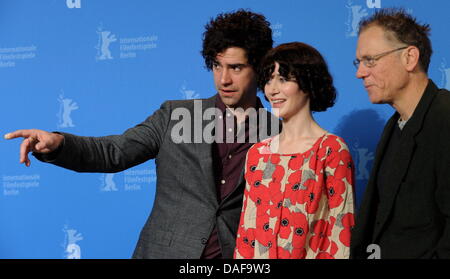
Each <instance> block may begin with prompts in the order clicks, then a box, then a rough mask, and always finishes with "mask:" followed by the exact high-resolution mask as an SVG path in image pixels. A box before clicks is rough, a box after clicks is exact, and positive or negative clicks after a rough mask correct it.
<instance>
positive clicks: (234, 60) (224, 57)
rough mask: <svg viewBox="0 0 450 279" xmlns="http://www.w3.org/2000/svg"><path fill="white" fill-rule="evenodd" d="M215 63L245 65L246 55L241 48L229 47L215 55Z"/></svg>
mask: <svg viewBox="0 0 450 279" xmlns="http://www.w3.org/2000/svg"><path fill="white" fill-rule="evenodd" d="M215 60H216V61H217V62H221V63H227V64H247V62H248V59H247V53H246V51H245V50H244V49H243V48H239V47H229V48H227V49H225V50H224V51H222V52H219V53H218V54H217V55H216V59H215Z"/></svg>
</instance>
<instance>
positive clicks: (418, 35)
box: [359, 8, 433, 73]
mask: <svg viewBox="0 0 450 279" xmlns="http://www.w3.org/2000/svg"><path fill="white" fill-rule="evenodd" d="M371 26H379V27H381V28H383V29H384V30H385V31H387V32H386V38H387V39H388V40H390V41H399V42H402V43H404V44H406V45H410V46H415V47H417V48H418V49H419V53H420V56H419V65H420V67H421V69H422V70H423V71H424V72H425V73H427V72H428V66H429V65H430V58H431V54H432V53H433V49H432V47H431V41H430V39H429V34H430V32H431V28H430V26H429V25H428V24H423V25H422V24H419V23H418V22H417V20H416V19H415V18H414V17H413V16H411V15H410V14H408V13H407V12H406V11H405V10H404V9H402V8H385V9H380V10H378V11H376V12H375V13H374V14H373V15H372V16H370V17H367V18H365V19H363V20H362V21H360V23H359V34H361V33H362V32H364V30H366V29H367V28H369V27H371Z"/></svg>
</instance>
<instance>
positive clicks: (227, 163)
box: [202, 95, 263, 259]
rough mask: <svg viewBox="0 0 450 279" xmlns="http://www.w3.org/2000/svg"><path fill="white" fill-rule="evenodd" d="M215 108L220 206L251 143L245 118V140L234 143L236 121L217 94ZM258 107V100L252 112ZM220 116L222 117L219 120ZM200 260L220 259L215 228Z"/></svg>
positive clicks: (239, 172) (237, 177)
mask: <svg viewBox="0 0 450 279" xmlns="http://www.w3.org/2000/svg"><path fill="white" fill-rule="evenodd" d="M216 107H217V108H218V109H219V110H220V111H221V112H222V114H221V115H219V119H217V118H216V121H221V123H217V124H219V125H217V124H216V127H221V126H222V127H223V134H222V135H223V140H219V141H217V140H216V141H217V142H214V143H213V162H214V175H215V178H216V189H217V199H218V201H219V203H220V202H221V201H222V200H223V199H224V198H225V197H226V196H227V195H229V194H230V193H231V192H232V191H233V190H234V188H235V187H236V186H237V183H238V181H239V178H240V176H241V174H242V170H243V168H244V163H245V156H246V154H247V151H248V149H249V148H250V147H251V146H252V145H253V144H254V142H253V143H252V142H249V130H250V129H249V125H248V121H249V118H248V117H246V119H245V141H244V142H243V143H239V142H237V141H238V140H237V132H238V124H237V119H236V117H235V116H234V114H233V113H232V112H231V111H229V110H228V109H227V107H226V106H225V104H224V103H223V102H222V100H221V99H220V96H219V95H217V96H216ZM262 107H263V105H262V103H261V101H260V100H259V99H258V98H257V103H256V111H258V109H259V108H262ZM220 116H222V117H221V118H220ZM227 121H228V125H227ZM230 129H231V130H230ZM241 132H244V131H239V134H240V133H241ZM230 133H231V136H230ZM227 135H228V136H227ZM216 139H217V137H216ZM202 258H204V259H213V258H222V252H221V249H220V244H219V238H218V234H217V228H216V227H215V228H214V229H213V231H212V233H211V236H210V237H209V239H208V242H207V243H206V246H205V249H204V250H203V254H202Z"/></svg>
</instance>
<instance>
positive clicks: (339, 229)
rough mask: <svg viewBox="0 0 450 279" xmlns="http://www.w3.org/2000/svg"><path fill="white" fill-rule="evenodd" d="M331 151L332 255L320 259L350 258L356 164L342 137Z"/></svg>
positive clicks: (328, 192)
mask: <svg viewBox="0 0 450 279" xmlns="http://www.w3.org/2000/svg"><path fill="white" fill-rule="evenodd" d="M336 142H337V144H336V145H334V146H333V147H330V148H329V150H330V151H329V153H330V154H329V156H328V157H327V159H326V162H325V189H324V190H325V191H326V197H327V201H328V209H329V215H328V218H327V219H328V220H327V224H328V230H327V235H328V237H329V241H330V248H329V249H328V251H329V252H328V253H324V254H322V255H321V254H320V253H319V254H318V256H317V257H318V258H321V257H325V258H335V259H348V258H349V256H350V236H351V228H352V227H353V226H354V224H355V221H354V177H355V176H354V164H353V160H352V157H351V154H350V152H349V150H348V147H347V145H346V144H345V143H344V141H343V140H342V139H340V138H336Z"/></svg>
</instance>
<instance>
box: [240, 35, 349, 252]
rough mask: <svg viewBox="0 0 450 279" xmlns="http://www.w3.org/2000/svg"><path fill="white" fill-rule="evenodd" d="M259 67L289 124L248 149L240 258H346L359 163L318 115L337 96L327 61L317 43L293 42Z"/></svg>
mask: <svg viewBox="0 0 450 279" xmlns="http://www.w3.org/2000/svg"><path fill="white" fill-rule="evenodd" d="M259 70H260V72H259V81H258V83H259V87H260V89H261V90H262V91H263V92H264V94H265V96H266V98H267V100H268V101H269V102H270V104H271V105H272V108H273V112H274V114H275V115H277V116H278V117H280V118H281V119H282V127H283V128H282V131H281V133H280V134H279V135H277V136H275V137H271V138H268V139H266V140H264V141H262V142H259V143H256V144H255V145H253V146H252V147H251V148H250V149H249V151H248V153H247V157H246V162H245V180H246V187H245V190H244V200H243V207H242V212H241V219H240V223H239V228H238V235H237V239H236V248H235V252H234V257H235V258H247V259H259V258H270V259H294V258H295V259H303V258H309V259H314V258H315V259H333V258H336V259H337V258H341V259H342V258H348V257H349V246H350V232H351V228H352V227H353V226H354V216H353V212H354V196H353V192H354V191H353V183H354V165H353V162H352V158H351V155H350V152H349V149H348V147H347V145H346V144H345V142H344V140H343V139H342V138H340V137H338V136H336V135H333V134H332V133H329V132H327V131H325V130H324V129H323V128H321V127H320V126H319V125H318V124H317V122H316V121H315V120H314V118H313V116H312V112H317V111H325V110H326V109H327V108H329V107H332V106H333V105H334V102H335V99H336V89H335V88H334V86H333V78H332V77H331V75H330V73H329V72H328V67H327V64H326V62H325V60H324V59H323V57H322V55H321V54H320V53H319V52H318V51H317V50H316V49H314V48H313V47H311V46H309V45H307V44H304V43H299V42H292V43H286V44H281V45H279V46H278V47H276V48H274V49H272V50H270V51H269V52H268V53H267V55H266V56H265V58H264V59H263V61H262V64H261V66H260V67H259Z"/></svg>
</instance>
